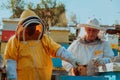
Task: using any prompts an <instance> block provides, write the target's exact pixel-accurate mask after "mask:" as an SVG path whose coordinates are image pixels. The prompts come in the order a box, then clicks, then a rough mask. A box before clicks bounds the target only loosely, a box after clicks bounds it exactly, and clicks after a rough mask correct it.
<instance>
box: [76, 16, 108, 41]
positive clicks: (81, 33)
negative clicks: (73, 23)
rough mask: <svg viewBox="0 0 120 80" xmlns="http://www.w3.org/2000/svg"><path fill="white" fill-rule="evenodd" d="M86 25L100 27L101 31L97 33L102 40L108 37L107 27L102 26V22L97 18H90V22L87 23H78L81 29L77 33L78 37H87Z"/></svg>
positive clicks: (78, 27)
mask: <svg viewBox="0 0 120 80" xmlns="http://www.w3.org/2000/svg"><path fill="white" fill-rule="evenodd" d="M85 27H89V28H94V29H98V30H99V33H98V34H97V35H98V38H99V39H101V40H105V39H106V36H105V34H106V29H105V28H103V27H101V26H100V23H99V21H98V20H97V19H96V18H94V19H90V20H88V22H87V23H86V24H78V25H77V29H78V30H79V32H78V33H77V38H84V37H85V35H86V34H87V33H86V31H85Z"/></svg>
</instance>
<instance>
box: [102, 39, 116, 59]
mask: <svg viewBox="0 0 120 80" xmlns="http://www.w3.org/2000/svg"><path fill="white" fill-rule="evenodd" d="M103 44H104V51H103V53H104V57H111V58H112V57H114V52H113V50H112V48H111V47H110V44H109V42H107V41H105V42H104V43H103Z"/></svg>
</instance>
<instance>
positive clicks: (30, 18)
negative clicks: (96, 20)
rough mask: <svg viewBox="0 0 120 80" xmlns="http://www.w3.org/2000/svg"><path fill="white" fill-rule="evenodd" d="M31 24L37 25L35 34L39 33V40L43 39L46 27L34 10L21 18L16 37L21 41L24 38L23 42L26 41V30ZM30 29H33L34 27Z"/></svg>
mask: <svg viewBox="0 0 120 80" xmlns="http://www.w3.org/2000/svg"><path fill="white" fill-rule="evenodd" d="M31 24H36V31H35V33H36V32H38V31H39V35H38V34H37V35H38V36H37V39H38V40H40V39H41V38H42V36H43V33H44V27H45V26H44V24H43V22H42V20H41V19H40V18H39V17H38V16H37V15H36V14H35V13H34V12H33V11H32V10H25V11H23V13H22V14H21V16H20V20H19V22H18V27H17V30H16V36H17V38H18V39H19V40H20V39H21V38H22V40H23V41H26V37H27V36H26V35H25V32H26V31H25V30H26V29H27V27H28V26H29V25H31ZM29 27H31V28H32V26H29ZM34 36H36V35H34ZM34 40H35V39H34Z"/></svg>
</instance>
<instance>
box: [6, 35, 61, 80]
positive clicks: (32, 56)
mask: <svg viewBox="0 0 120 80" xmlns="http://www.w3.org/2000/svg"><path fill="white" fill-rule="evenodd" d="M60 47H61V46H60V45H59V44H57V43H55V42H54V41H53V40H52V39H51V38H49V37H48V36H47V35H46V34H44V35H43V37H42V39H41V40H39V42H36V40H30V41H27V44H25V43H23V41H19V40H18V39H17V38H16V37H15V36H13V37H11V38H10V39H9V41H8V43H7V46H6V49H5V54H4V57H5V60H7V59H13V60H15V61H16V62H17V77H18V80H51V75H52V61H51V57H50V56H53V57H56V52H57V50H58V49H59V48H60Z"/></svg>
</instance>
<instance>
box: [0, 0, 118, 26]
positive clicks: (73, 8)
mask: <svg viewBox="0 0 120 80" xmlns="http://www.w3.org/2000/svg"><path fill="white" fill-rule="evenodd" d="M3 1H4V2H5V1H7V0H0V4H1V3H2V2H3ZM24 1H27V2H29V1H31V2H34V3H37V2H38V1H40V0H24ZM58 2H62V3H64V4H65V9H66V17H67V19H68V21H70V16H71V15H72V14H74V15H76V17H77V22H78V23H86V22H87V21H88V19H91V18H97V19H98V20H99V21H100V24H103V25H112V24H115V23H119V24H120V0H59V1H58ZM11 14H12V13H11V12H10V11H9V10H5V9H2V8H1V7H0V20H1V19H2V18H8V17H9V16H10V15H11Z"/></svg>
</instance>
